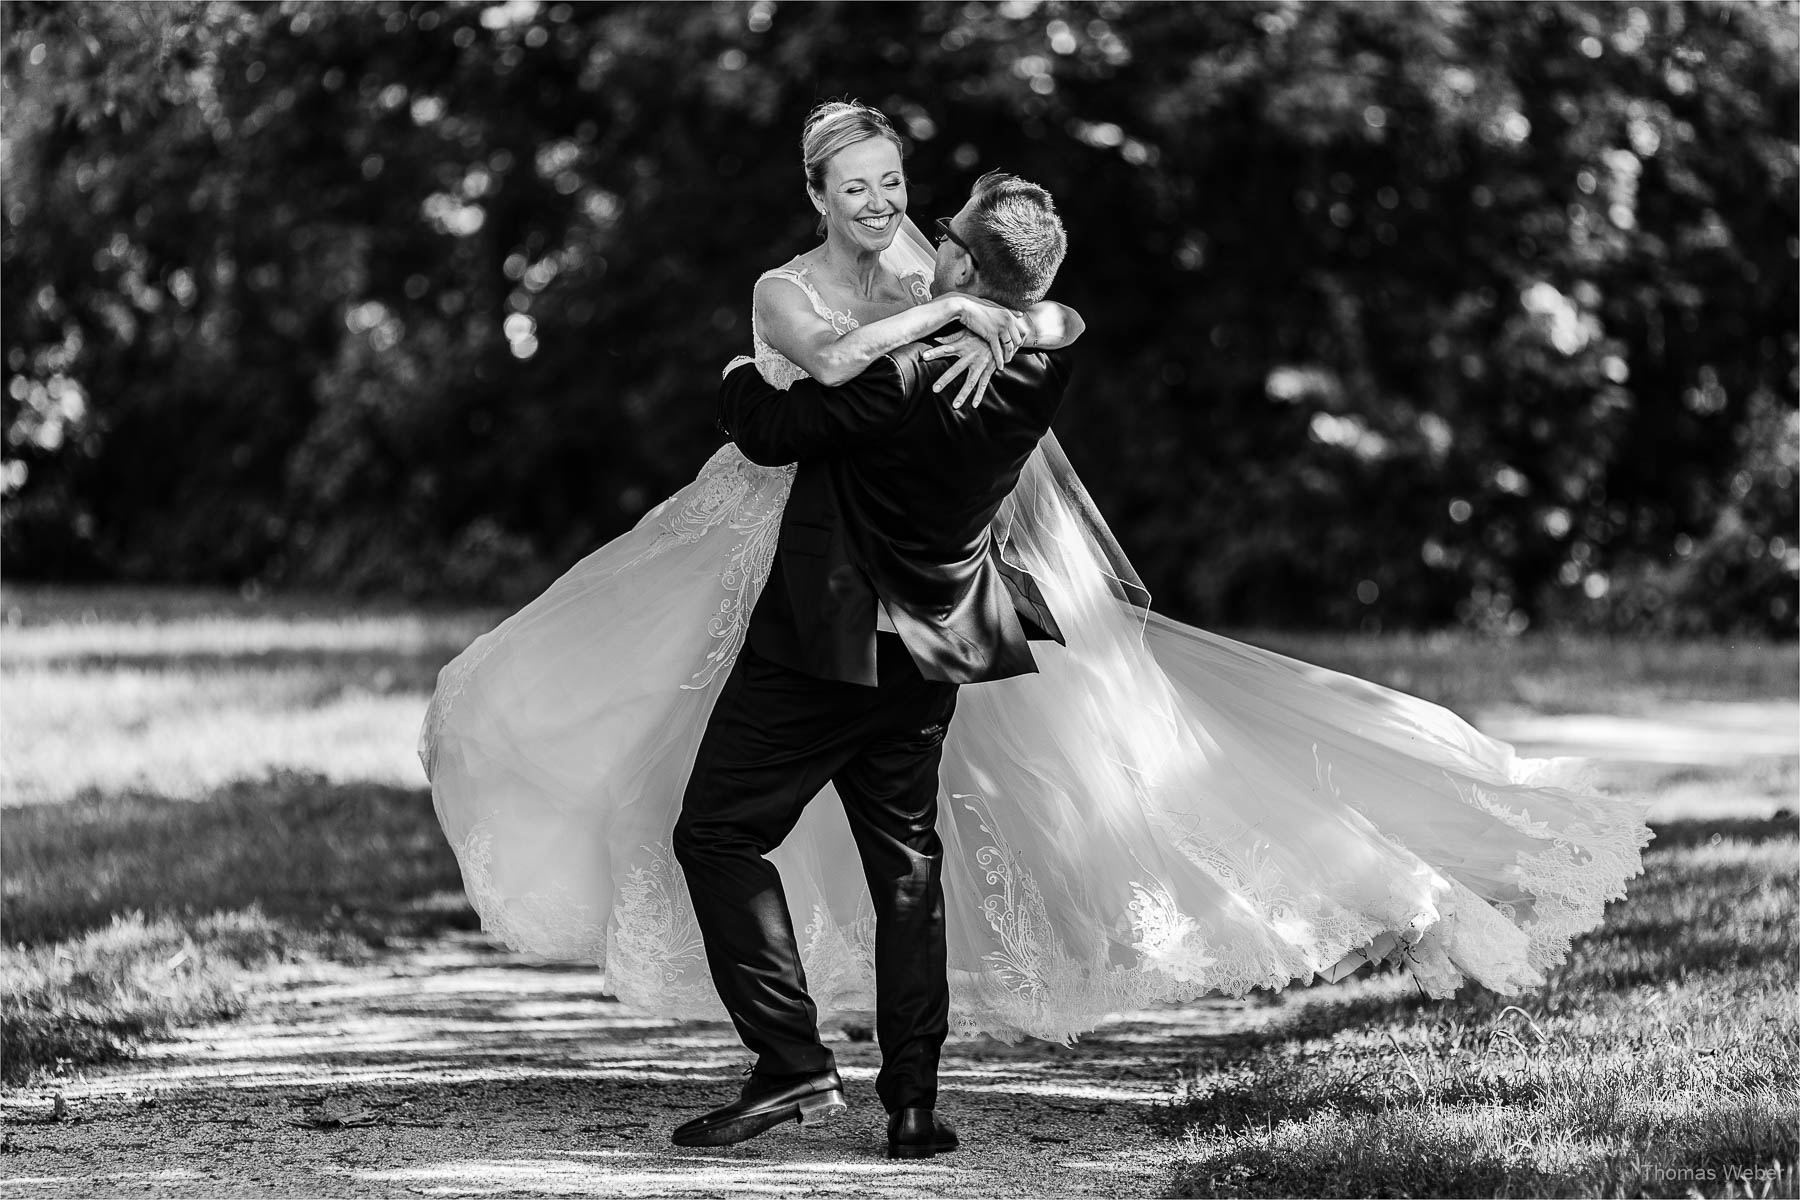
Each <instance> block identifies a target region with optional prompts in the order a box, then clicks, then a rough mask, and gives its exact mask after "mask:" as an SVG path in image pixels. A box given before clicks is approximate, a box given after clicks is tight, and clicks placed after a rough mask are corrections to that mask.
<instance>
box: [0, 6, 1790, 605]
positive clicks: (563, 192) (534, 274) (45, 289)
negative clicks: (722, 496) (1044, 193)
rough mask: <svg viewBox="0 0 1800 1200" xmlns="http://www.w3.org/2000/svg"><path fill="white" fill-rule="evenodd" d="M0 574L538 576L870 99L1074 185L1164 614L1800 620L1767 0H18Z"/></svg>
mask: <svg viewBox="0 0 1800 1200" xmlns="http://www.w3.org/2000/svg"><path fill="white" fill-rule="evenodd" d="M4 16H5V23H6V28H5V30H4V56H5V57H4V86H5V97H4V98H5V130H4V132H5V195H4V203H3V205H0V265H3V268H4V272H3V275H0V282H3V289H0V291H3V297H0V339H3V345H0V351H3V354H0V357H3V358H4V364H5V389H4V398H3V404H4V409H3V413H0V416H3V419H4V430H5V435H4V453H5V464H4V473H3V480H4V501H3V503H4V519H5V525H4V539H5V540H4V545H5V553H6V568H7V570H8V572H9V573H10V574H11V576H12V577H14V578H25V577H38V578H62V579H77V578H129V579H139V580H189V581H194V580H214V581H234V582H258V583H271V584H277V585H293V584H304V585H308V586H317V585H326V586H332V587H339V588H346V589H356V590H386V589H394V590H402V591H406V592H410V593H414V594H420V595H453V594H454V595H468V594H474V593H484V592H485V593H509V594H515V595H516V594H519V593H522V592H527V591H529V590H530V589H532V588H534V587H536V586H538V585H540V584H541V583H542V582H544V581H545V580H546V579H547V578H548V577H549V575H551V574H553V573H554V572H555V571H557V570H559V569H561V568H562V567H565V566H567V565H568V564H569V563H570V562H572V561H573V560H574V559H575V558H577V557H579V556H580V555H581V554H583V553H585V552H586V551H587V550H589V549H591V548H592V547H593V546H595V545H596V544H598V543H599V542H601V541H603V540H605V539H606V538H607V537H609V536H611V535H612V534H614V533H616V532H618V531H619V530H621V529H623V528H625V527H627V526H629V525H630V524H631V523H632V522H634V521H635V520H636V519H637V518H638V517H639V516H641V515H642V513H643V512H644V511H645V510H646V509H647V508H648V507H649V506H650V505H652V504H654V503H655V501H656V500H657V499H658V498H659V497H660V496H662V495H664V494H666V493H667V492H669V491H671V490H673V489H674V488H675V487H677V486H679V484H680V483H682V482H683V481H685V480H686V479H688V478H691V477H692V475H693V473H694V471H695V469H696V468H697V467H698V466H699V464H700V463H701V462H702V461H703V460H704V458H705V457H706V455H707V454H708V453H709V452H710V451H711V450H712V448H713V447H714V446H715V445H716V443H717V434H716V433H715V432H714V430H713V427H712V423H711V409H712V397H713V389H714V380H715V378H716V372H717V368H718V366H719V365H720V364H721V363H722V362H723V361H724V360H725V359H726V358H727V357H728V356H729V355H731V354H733V353H737V352H741V351H744V350H745V349H746V348H747V342H748V338H749V328H748V313H747V302H748V296H749V289H750V285H751V282H752V280H753V279H754V278H755V276H756V275H757V273H758V272H759V271H761V270H763V269H765V268H766V267H769V266H772V265H775V264H777V263H779V262H781V261H783V260H784V259H786V258H787V257H789V256H790V255H792V254H794V253H796V252H798V251H800V250H802V249H805V248H806V247H807V246H808V245H810V244H812V236H813V235H812V216H813V214H812V212H811V210H810V208H809V207H808V206H807V204H806V203H805V201H804V198H803V196H802V195H801V191H800V188H801V175H800V168H799V164H798V161H797V159H798V154H797V140H798V132H799V128H800V124H801V121H802V119H803V117H804V115H805V113H806V112H807V110H808V109H809V108H810V107H811V106H812V105H813V104H814V103H815V102H816V101H817V100H819V99H822V98H826V97H832V96H840V95H854V96H858V97H861V98H863V99H866V100H868V101H870V102H872V103H875V104H878V105H880V106H881V107H883V108H884V109H885V110H886V111H887V112H888V113H889V114H890V115H892V116H893V117H894V118H895V119H896V122H897V123H898V124H900V125H901V126H902V127H903V129H904V130H905V131H906V132H907V133H908V134H909V135H910V138H911V139H912V142H913V146H912V151H911V156H910V160H909V161H910V171H911V175H912V179H911V183H912V204H913V209H914V212H915V215H918V216H920V217H931V216H935V215H939V214H943V213H948V212H951V211H953V210H954V209H955V208H956V207H957V206H958V204H960V202H961V198H962V195H963V194H964V191H965V189H966V187H967V185H968V183H969V182H970V180H971V179H972V178H973V177H974V176H975V175H976V174H977V173H979V172H980V171H981V170H984V169H987V168H990V167H996V166H1000V167H1005V168H1008V169H1010V170H1013V171H1015V172H1017V173H1019V174H1022V175H1025V176H1027V177H1029V178H1032V179H1035V180H1038V181H1040V182H1042V183H1044V184H1045V185H1046V186H1048V187H1049V188H1051V189H1052V191H1053V192H1055V194H1056V195H1057V197H1058V200H1059V204H1060V205H1061V207H1062V209H1063V212H1064V216H1065V219H1066V221H1067V223H1068V225H1069V228H1070V230H1071V233H1072V251H1071V255H1070V258H1069V261H1068V263H1067V265H1066V266H1065V268H1064V271H1063V274H1062V277H1061V280H1060V282H1059V286H1058V289H1057V292H1058V294H1059V295H1060V297H1061V298H1063V299H1065V300H1067V301H1068V302H1070V303H1072V304H1074V305H1075V306H1076V307H1078V308H1079V309H1081V311H1082V312H1083V313H1084V315H1086V317H1087V318H1088V320H1089V331H1088V334H1087V336H1086V339H1085V342H1084V344H1083V346H1082V356H1081V367H1080V372H1081V374H1080V379H1079V386H1078V389H1077V391H1076V393H1075V394H1074V396H1073V399H1072V402H1071V404H1070V406H1069V409H1068V412H1067V416H1066V417H1065V418H1064V419H1063V420H1062V421H1061V422H1060V423H1059V430H1060V432H1061V434H1062V437H1063V439H1064V442H1065V444H1066V445H1067V448H1068V451H1069V455H1070V457H1071V458H1072V459H1073V460H1074V461H1075V463H1076V465H1077V466H1078V467H1079V468H1080V469H1081V471H1082V473H1083V476H1084V477H1085V479H1086V480H1087V482H1088V485H1089V487H1090V489H1091V490H1092V491H1093V492H1094V493H1095V496H1096V498H1097V499H1098V501H1099V502H1100V504H1101V506H1102V508H1103V509H1104V511H1106V512H1107V514H1108V515H1109V517H1110V519H1111V521H1112V523H1113V525H1114V528H1115V530H1116V531H1117V532H1118V534H1119V537H1120V540H1121V541H1122V542H1123V543H1124V545H1125V548H1126V549H1127V551H1128V552H1129V553H1130V554H1131V555H1132V556H1133V559H1134V561H1135V563H1136V565H1137V566H1138V568H1139V570H1140V571H1141V573H1142V574H1143V576H1144V578H1145V580H1146V582H1147V583H1148V584H1149V586H1150V587H1151V589H1152V592H1153V593H1154V594H1155V595H1156V596H1157V602H1158V607H1159V608H1161V609H1163V610H1164V611H1167V612H1170V613H1172V614H1174V615H1178V616H1183V617H1187V618H1191V619H1198V620H1202V621H1206V622H1214V623H1238V624H1243V623H1255V624H1277V623H1294V624H1298V623H1323V624H1332V625H1339V626H1345V625H1348V626H1355V625H1361V626H1363V627H1365V628H1369V627H1379V626H1380V624H1381V623H1383V622H1385V623H1386V624H1387V625H1388V626H1390V627H1392V626H1395V625H1407V626H1417V625H1434V624H1442V623H1449V622H1462V623H1464V624H1468V625H1472V626H1476V627H1482V628H1492V629H1496V630H1512V631H1517V630H1519V629H1522V628H1524V627H1525V626H1526V625H1527V624H1530V623H1533V622H1535V623H1537V624H1539V625H1544V624H1556V623H1587V624H1596V625H1601V626H1607V627H1616V628H1652V629H1672V630H1684V631H1697V630H1721V629H1745V630H1761V631H1768V632H1777V633H1783V634H1791V633H1792V631H1793V630H1794V629H1795V624H1796V612H1795V580H1796V573H1797V570H1800V546H1797V545H1796V540H1797V539H1796V528H1795V526H1796V471H1797V469H1800V424H1797V418H1796V389H1797V378H1800V377H1797V373H1800V310H1797V307H1796V259H1797V257H1800V240H1797V238H1796V233H1797V229H1796V201H1795V185H1796V174H1797V160H1796V152H1797V150H1796V147H1797V132H1796V125H1797V120H1800V116H1797V106H1796V66H1795V61H1796V49H1797V47H1800V38H1797V37H1796V28H1795V26H1796V10H1795V8H1794V7H1792V6H1791V5H1756V6H1736V5H1716V4H1663V3H1654V4H1652V3H1643V4H1636V5H1626V4H1617V5H1611V4H1607V5H1589V4H1581V3H1569V2H1562V0H1545V2H1539V3H1532V4H1526V5H1515V4H1485V3H1470V4H1451V3H1425V4H1408V5H1389V4H1385V3H1329V4H1327V3H1318V4H1310V5H1296V4H1289V3H1243V4H1209V5H1186V4H1181V5H1169V4H1138V3H1125V2H1110V0H1109V2H1104V3H1097V4H1065V3H1045V4H1039V3H1032V2H1021V0H1008V2H1006V3H1000V4H987V3H974V2H971V3H961V4H949V3H939V2H931V3H923V4H894V5H885V4H883V5H842V6H840V5H836V4H817V5H813V4H804V5H803V4H783V5H777V4H774V3H769V2H767V0H757V2H756V3H749V4H683V5H674V4H668V5H664V4H642V5H571V4H566V3H559V4H544V5H540V4H537V3H533V2H531V0H508V2H507V3H504V4H492V5H484V4H470V3H452V4H438V3H396V2H389V0H383V2H380V3H364V4H355V5H335V4H314V3H284V4H280V5H267V6H265V5H243V6H239V5H233V4H204V5H197V4H162V5H135V4H117V5H113V4H88V3H69V4H31V3H26V4H18V3H14V4H8V5H7V6H6V7H5V9H4Z"/></svg>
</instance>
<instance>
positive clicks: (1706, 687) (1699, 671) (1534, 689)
mask: <svg viewBox="0 0 1800 1200" xmlns="http://www.w3.org/2000/svg"><path fill="white" fill-rule="evenodd" d="M1232 636H1234V637H1237V638H1239V639H1240V640H1242V641H1247V642H1250V643H1252V644H1254V645H1258V646H1262V647H1264V648H1265V649H1269V650H1273V651H1275V652H1276V653H1278V654H1286V655H1288V656H1289V657H1291V658H1298V659H1302V660H1304V661H1306V662H1310V663H1317V664H1318V665H1319V666H1322V667H1329V668H1330V669H1332V670H1334V671H1342V672H1344V673H1345V674H1348V675H1356V676H1358V677H1360V678H1363V679H1370V680H1373V681H1375V682H1376V683H1381V684H1386V685H1387V686H1388V687H1392V688H1398V689H1400V690H1401V691H1403V692H1411V693H1412V694H1413V695H1415V696H1422V697H1424V698H1425V699H1427V700H1430V701H1432V702H1434V703H1436V704H1442V705H1444V706H1445V707H1446V708H1449V709H1451V710H1452V711H1454V712H1457V713H1461V714H1462V715H1463V716H1465V717H1467V716H1470V715H1472V714H1475V713H1482V712H1492V711H1495V710H1497V709H1506V708H1518V709H1529V710H1530V711H1532V712H1537V713H1544V714H1547V715H1555V714H1562V713H1576V712H1582V713H1614V714H1632V713H1639V712H1642V711H1644V710H1645V709H1647V708H1649V707H1651V706H1654V705H1662V704H1668V703H1680V702H1695V701H1701V702H1712V701H1746V700H1779V701H1788V702H1793V701H1796V700H1800V647H1797V646H1796V645H1795V643H1793V642H1766V641H1756V640H1749V639H1737V640H1725V639H1697V640H1690V641H1643V640H1636V639H1629V638H1610V637H1601V636H1594V635H1574V634H1539V635H1527V636H1524V637H1518V638H1492V637H1478V636H1475V635H1473V634H1465V633H1431V634H1404V633H1403V634H1387V635H1383V636H1377V637H1369V636H1365V635H1354V634H1330V633H1258V632H1248V633H1235V634H1233V635H1232Z"/></svg>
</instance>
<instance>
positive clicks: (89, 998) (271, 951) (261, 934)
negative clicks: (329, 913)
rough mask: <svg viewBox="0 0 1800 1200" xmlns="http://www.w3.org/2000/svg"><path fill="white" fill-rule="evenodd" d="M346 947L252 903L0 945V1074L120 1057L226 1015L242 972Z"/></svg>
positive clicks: (238, 998) (17, 1077) (236, 1000)
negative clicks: (0, 980) (0, 985)
mask: <svg viewBox="0 0 1800 1200" xmlns="http://www.w3.org/2000/svg"><path fill="white" fill-rule="evenodd" d="M352 949H353V946H346V945H344V944H342V939H341V938H335V937H333V936H332V935H329V934H326V933H322V932H319V931H311V930H305V929H297V928H295V927H293V926H291V925H289V924H285V923H280V922H275V921H271V920H270V919H269V918H268V917H267V916H265V915H264V914H263V913H262V912H261V911H260V910H259V909H257V908H255V907H252V908H249V909H247V910H242V911H238V912H229V913H214V914H211V915H209V916H205V917H200V918H197V919H191V918H184V919H174V918H169V917H161V918H156V919H151V920H146V919H145V917H144V915H143V914H142V913H137V912H132V913H127V914H124V915H122V916H116V917H114V918H112V920H111V921H110V922H109V923H108V924H107V925H106V926H105V927H104V928H101V929H94V930H91V931H89V932H87V933H84V934H81V935H80V936H78V937H74V938H70V939H67V940H63V941H57V942H54V943H51V944H45V945H39V946H35V947H28V946H25V945H22V944H21V945H19V946H17V947H14V948H10V949H3V950H0V970H3V971H4V974H5V980H6V982H5V989H4V992H0V1079H4V1081H5V1082H7V1083H12V1084H20V1083H25V1082H26V1081H28V1080H29V1079H30V1078H31V1077H32V1076H33V1075H34V1074H36V1073H48V1074H56V1073H58V1072H69V1071H74V1070H76V1069H78V1068H80V1067H84V1066H91V1065H96V1064H101V1063H108V1062H114V1061H117V1060H119V1059H122V1058H125V1057H128V1056H129V1055H130V1054H131V1052H132V1049H133V1047H134V1046H135V1045H136V1043H138V1042H140V1041H142V1040H143V1039H145V1038H149V1037H157V1036H161V1035H164V1034H166V1033H167V1032H168V1031H169V1030H170V1029H171V1028H174V1027H176V1026H178V1025H184V1024H192V1023H196V1022H200V1021H207V1020H216V1019H219V1018H223V1017H230V1016H235V1015H236V1014H237V1013H238V1011H239V1010H240V1009H241V1008H242V1005H243V1000H244V996H245V993H246V991H247V989H246V987H245V985H244V983H243V982H242V976H243V975H244V973H245V972H246V971H248V970H255V969H259V968H263V967H266V966H268V965H269V964H271V963H274V962H279V961H283V960H287V959H293V958H297V957H303V956H309V955H314V954H342V953H345V952H347V951H350V950H352Z"/></svg>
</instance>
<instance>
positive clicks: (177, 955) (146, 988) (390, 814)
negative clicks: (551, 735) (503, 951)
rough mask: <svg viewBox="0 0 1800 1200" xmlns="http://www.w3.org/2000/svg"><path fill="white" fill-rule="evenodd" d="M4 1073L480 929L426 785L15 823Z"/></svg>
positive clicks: (42, 810) (68, 1063)
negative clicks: (258, 980)
mask: <svg viewBox="0 0 1800 1200" xmlns="http://www.w3.org/2000/svg"><path fill="white" fill-rule="evenodd" d="M5 860H6V874H5V879H4V888H5V907H4V910H3V911H0V941H4V943H5V946H6V948H4V949H0V969H3V970H4V974H5V984H4V992H3V993H0V1051H3V1053H0V1077H3V1078H4V1079H5V1081H6V1082H8V1083H21V1082H24V1081H25V1080H27V1079H28V1078H30V1076H31V1075H32V1074H33V1073H39V1072H46V1071H48V1072H55V1071H58V1070H70V1069H73V1068H76V1067H79V1066H83V1065H87V1064H93V1063H103V1062H110V1061H114V1060H117V1059H119V1058H122V1057H125V1056H126V1055H128V1054H129V1053H130V1051H131V1048H132V1046H133V1045H134V1044H135V1043H136V1042H137V1041H139V1040H141V1039H142V1038H144V1037H147V1036H155V1035H157V1034H160V1033H162V1032H164V1031H166V1030H167V1029H169V1028H170V1027H172V1026H175V1025H180V1024H184V1023H193V1022H196V1021H201V1020H206V1019H210V1018H214V1017H218V1016H225V1015H230V1014H231V1013H233V1012H235V1011H236V1006H237V1004H238V1002H239V1000H240V998H241V995H242V992H243V989H244V987H245V986H246V984H245V983H244V978H245V976H246V975H247V974H249V973H252V972H255V971H257V970H261V969H264V968H267V967H269V966H270V965H272V964H274V963H278V962H283V961H289V960H293V959H303V958H307V957H329V958H336V959H346V958H355V957H357V956H358V955H361V954H364V953H366V952H367V951H368V949H369V948H370V947H372V946H378V945H380V944H382V943H383V942H385V941H386V940H388V939H389V938H393V937H397V936H414V935H418V934H422V933H425V932H429V931H430V930H432V929H435V928H441V927H444V926H446V925H450V926H457V927H465V928H466V927H471V926H472V925H473V923H474V922H473V914H472V913H470V912H469V911H468V909H467V907H466V905H465V903H464V902H463V899H462V895H461V879H460V877H459V875H458V873H457V867H456V862H455V859H454V858H453V857H452V855H451V853H450V849H449V847H448V846H447V845H445V844H444V842H443V838H442V836H441V835H440V834H439V832H438V828H437V821H436V818H435V817H434V816H433V815H432V811H431V800H430V797H429V796H428V795H427V794H426V793H425V792H424V791H423V790H422V789H412V790H408V789H401V788H392V787H384V786H381V785H377V784H360V785H349V786H342V785H334V784H332V783H330V782H329V781H327V780H325V779H323V778H321V777H317V776H301V775H277V776H271V777H269V778H266V779H263V780H260V781H256V782H240V783H237V784H234V785H231V786H229V787H227V788H224V789H222V790H221V791H219V792H218V793H217V794H215V795H212V796H209V797H207V798H205V799H201V800H171V799H167V798H165V797H159V796H151V795H144V794H133V793H125V794H115V795H108V794H101V793H97V792H87V793H84V794H82V795H80V796H77V797H75V798H74V799H71V800H69V801H67V802H66V803H63V804H54V805H43V804H40V805H31V806H27V807H17V808H10V809H8V810H6V814H5Z"/></svg>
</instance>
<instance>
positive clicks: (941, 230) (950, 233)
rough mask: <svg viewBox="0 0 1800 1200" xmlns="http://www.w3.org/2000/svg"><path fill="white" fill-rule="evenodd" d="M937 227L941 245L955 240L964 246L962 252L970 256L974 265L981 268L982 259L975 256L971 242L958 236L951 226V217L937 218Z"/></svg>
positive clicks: (978, 268)
mask: <svg viewBox="0 0 1800 1200" xmlns="http://www.w3.org/2000/svg"><path fill="white" fill-rule="evenodd" d="M937 227H938V245H940V246H941V245H943V244H944V243H945V242H955V243H956V244H957V245H958V246H960V247H961V248H962V252H963V253H964V254H966V255H968V256H969V262H970V264H971V265H973V266H974V268H975V269H976V270H977V271H979V270H981V260H980V259H978V258H976V257H975V252H974V251H973V250H971V249H969V243H967V242H965V241H963V240H962V239H961V238H959V237H957V236H956V230H954V229H952V228H950V218H948V217H939V218H938V219H937Z"/></svg>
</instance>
